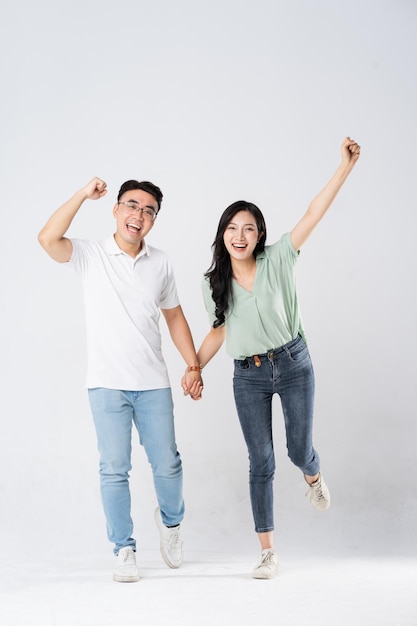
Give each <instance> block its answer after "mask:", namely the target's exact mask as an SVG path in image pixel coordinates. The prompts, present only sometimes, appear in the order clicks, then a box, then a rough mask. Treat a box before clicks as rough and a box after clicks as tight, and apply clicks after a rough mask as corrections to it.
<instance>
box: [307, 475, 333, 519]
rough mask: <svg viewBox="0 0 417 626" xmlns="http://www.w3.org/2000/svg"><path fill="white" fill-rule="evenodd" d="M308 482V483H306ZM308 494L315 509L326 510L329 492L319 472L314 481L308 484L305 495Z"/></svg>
mask: <svg viewBox="0 0 417 626" xmlns="http://www.w3.org/2000/svg"><path fill="white" fill-rule="evenodd" d="M307 484H308V483H307ZM308 495H310V502H311V504H312V505H313V506H314V508H316V509H317V511H327V509H328V508H329V506H330V492H329V490H328V488H327V485H326V483H325V482H324V478H323V476H322V474H321V472H320V474H319V477H318V479H317V480H316V482H314V483H312V484H311V485H308V491H307V493H306V496H308Z"/></svg>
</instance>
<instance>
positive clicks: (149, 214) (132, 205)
mask: <svg viewBox="0 0 417 626" xmlns="http://www.w3.org/2000/svg"><path fill="white" fill-rule="evenodd" d="M117 204H124V205H125V207H126V210H127V211H129V213H133V211H142V215H143V219H145V220H150V221H152V222H153V220H154V219H155V217H156V216H157V214H158V213H157V211H154V209H152V208H151V207H148V206H146V207H141V206H140V205H139V203H138V202H136V201H135V200H129V201H128V202H118V203H117Z"/></svg>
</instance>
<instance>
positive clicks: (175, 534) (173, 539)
mask: <svg viewBox="0 0 417 626" xmlns="http://www.w3.org/2000/svg"><path fill="white" fill-rule="evenodd" d="M168 541H169V543H170V545H172V546H177V545H179V544H180V543H181V536H180V532H179V530H178V529H177V528H173V529H172V530H171V533H170V535H169V537H168Z"/></svg>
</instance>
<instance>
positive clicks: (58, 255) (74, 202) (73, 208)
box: [38, 178, 107, 263]
mask: <svg viewBox="0 0 417 626" xmlns="http://www.w3.org/2000/svg"><path fill="white" fill-rule="evenodd" d="M106 187H107V185H106V183H105V182H104V180H101V179H100V178H93V179H92V180H90V182H89V183H88V184H87V185H86V186H85V187H83V188H82V189H80V190H79V191H77V193H75V194H74V195H73V196H72V198H70V199H69V200H68V201H67V202H65V204H63V205H62V206H61V207H60V208H59V209H57V210H56V211H55V213H53V214H52V215H51V217H50V218H49V220H48V221H47V222H46V224H45V226H44V227H43V228H42V230H41V231H40V233H39V235H38V241H39V243H40V244H41V246H42V248H43V249H44V250H45V251H46V252H47V253H48V254H49V256H50V257H51V258H52V259H54V261H57V262H58V263H67V262H68V261H69V260H70V258H71V254H72V243H71V241H70V240H69V239H67V238H66V237H65V236H64V235H65V233H66V232H67V230H68V229H69V227H70V226H71V222H72V220H73V219H74V217H75V216H76V214H77V213H78V211H79V209H80V207H81V205H82V204H83V202H84V201H85V200H87V199H90V200H97V199H98V198H102V197H103V196H104V195H105V194H106V193H107V189H106Z"/></svg>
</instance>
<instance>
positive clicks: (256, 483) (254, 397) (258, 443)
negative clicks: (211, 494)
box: [233, 359, 275, 549]
mask: <svg viewBox="0 0 417 626" xmlns="http://www.w3.org/2000/svg"><path fill="white" fill-rule="evenodd" d="M271 373H272V370H271V366H270V364H269V363H267V362H265V361H263V362H262V365H261V367H256V366H255V365H254V364H253V361H252V360H249V359H246V360H244V361H236V362H235V372H234V379H233V390H234V396H235V403H236V409H237V413H238V417H239V421H240V425H241V428H242V432H243V436H244V438H245V442H246V445H247V448H248V453H249V486H250V499H251V506H252V514H253V519H254V523H255V530H256V532H257V533H258V537H259V540H260V543H261V546H262V548H263V549H264V548H270V547H272V544H273V532H272V531H273V530H274V511H273V480H274V474H275V456H274V446H273V441H272V408H271V404H272V393H271V382H272V376H271Z"/></svg>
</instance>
